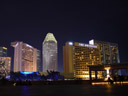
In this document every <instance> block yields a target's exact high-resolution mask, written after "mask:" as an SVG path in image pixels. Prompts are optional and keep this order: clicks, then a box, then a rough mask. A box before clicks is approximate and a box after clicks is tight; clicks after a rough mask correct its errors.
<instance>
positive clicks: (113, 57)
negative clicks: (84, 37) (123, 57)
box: [89, 40, 120, 64]
mask: <svg viewBox="0 0 128 96" xmlns="http://www.w3.org/2000/svg"><path fill="white" fill-rule="evenodd" d="M89 44H91V45H96V46H97V48H98V49H99V50H100V53H101V63H102V64H114V63H120V59H119V50H118V44H116V43H110V42H104V41H97V40H90V41H89Z"/></svg>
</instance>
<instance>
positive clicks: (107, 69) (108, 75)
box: [104, 67, 110, 78]
mask: <svg viewBox="0 0 128 96" xmlns="http://www.w3.org/2000/svg"><path fill="white" fill-rule="evenodd" d="M104 69H105V70H106V71H107V78H109V77H110V74H109V69H110V67H105V68H104Z"/></svg>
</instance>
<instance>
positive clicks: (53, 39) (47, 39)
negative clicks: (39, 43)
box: [43, 32, 57, 43]
mask: <svg viewBox="0 0 128 96" xmlns="http://www.w3.org/2000/svg"><path fill="white" fill-rule="evenodd" d="M46 41H54V42H56V43H57V41H56V39H55V37H54V35H53V33H50V32H49V33H48V34H47V35H46V37H45V39H44V42H46ZM44 42H43V43H44Z"/></svg>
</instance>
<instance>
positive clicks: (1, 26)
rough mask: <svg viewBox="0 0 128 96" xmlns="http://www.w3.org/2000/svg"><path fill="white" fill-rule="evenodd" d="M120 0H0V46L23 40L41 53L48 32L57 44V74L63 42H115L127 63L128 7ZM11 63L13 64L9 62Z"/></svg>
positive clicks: (9, 48)
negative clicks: (52, 35) (93, 40)
mask: <svg viewBox="0 0 128 96" xmlns="http://www.w3.org/2000/svg"><path fill="white" fill-rule="evenodd" d="M122 1H123V0H115V1H114V0H67V1H66V0H40V1H39V0H30V1H28V0H24V1H23V0H8V1H6V0H0V46H6V47H7V48H8V56H11V57H12V59H13V54H14V48H13V47H11V46H10V42H13V41H16V40H18V41H23V42H25V43H28V44H30V45H32V46H33V47H35V48H37V49H39V50H42V42H43V40H44V38H45V36H46V34H47V33H48V32H52V33H53V34H54V36H55V38H56V39H57V41H58V53H59V54H58V59H59V60H58V64H59V71H62V70H63V66H62V64H63V61H62V46H63V45H64V44H65V42H66V41H75V42H82V43H88V41H89V40H91V39H95V40H101V41H108V42H112V43H118V46H119V53H120V60H121V62H128V44H127V43H128V35H127V34H126V33H127V32H128V23H127V22H128V7H127V2H122ZM12 63H13V62H12Z"/></svg>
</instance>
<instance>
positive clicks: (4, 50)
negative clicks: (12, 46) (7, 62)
mask: <svg viewBox="0 0 128 96" xmlns="http://www.w3.org/2000/svg"><path fill="white" fill-rule="evenodd" d="M0 57H7V48H6V47H0Z"/></svg>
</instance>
